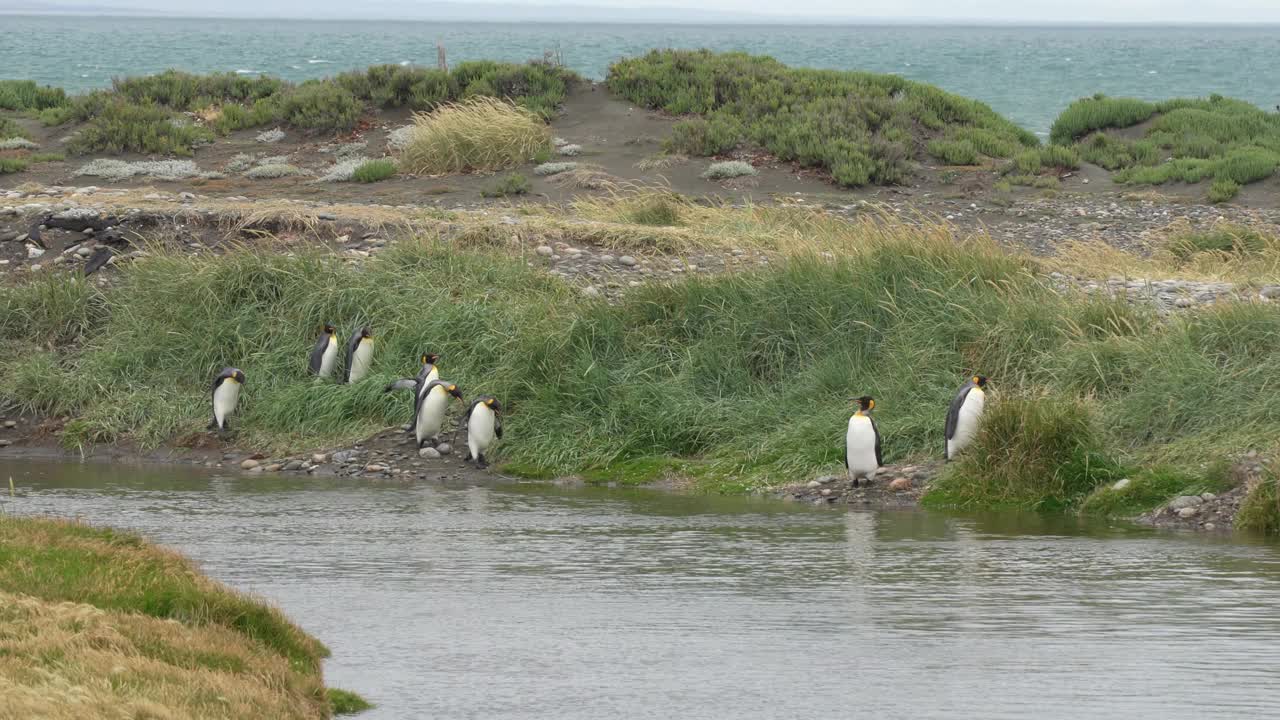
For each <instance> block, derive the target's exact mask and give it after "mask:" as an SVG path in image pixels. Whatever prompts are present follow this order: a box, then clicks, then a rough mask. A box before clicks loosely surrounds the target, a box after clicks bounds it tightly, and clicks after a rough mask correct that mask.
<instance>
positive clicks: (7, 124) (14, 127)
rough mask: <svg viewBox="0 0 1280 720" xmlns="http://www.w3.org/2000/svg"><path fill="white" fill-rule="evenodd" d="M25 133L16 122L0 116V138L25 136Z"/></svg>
mask: <svg viewBox="0 0 1280 720" xmlns="http://www.w3.org/2000/svg"><path fill="white" fill-rule="evenodd" d="M26 136H27V133H26V132H25V131H24V130H23V129H22V128H21V127H20V126H19V125H18V123H16V122H14V121H12V120H10V119H9V118H7V117H0V140H4V139H6V138H26Z"/></svg>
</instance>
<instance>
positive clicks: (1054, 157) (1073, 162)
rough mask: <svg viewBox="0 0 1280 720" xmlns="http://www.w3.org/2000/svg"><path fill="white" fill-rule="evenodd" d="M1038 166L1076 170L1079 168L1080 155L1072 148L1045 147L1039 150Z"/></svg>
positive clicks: (1059, 146)
mask: <svg viewBox="0 0 1280 720" xmlns="http://www.w3.org/2000/svg"><path fill="white" fill-rule="evenodd" d="M1039 153H1040V164H1041V165H1043V166H1045V167H1051V168H1058V169H1061V170H1076V169H1078V168H1079V167H1080V154H1079V153H1077V152H1076V151H1075V149H1073V148H1069V147H1063V146H1061V145H1046V146H1044V147H1042V148H1040V150H1039Z"/></svg>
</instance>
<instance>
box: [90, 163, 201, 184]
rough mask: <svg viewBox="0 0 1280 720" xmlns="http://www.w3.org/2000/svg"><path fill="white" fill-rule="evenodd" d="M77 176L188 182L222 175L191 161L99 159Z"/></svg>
mask: <svg viewBox="0 0 1280 720" xmlns="http://www.w3.org/2000/svg"><path fill="white" fill-rule="evenodd" d="M75 174H76V175H89V176H92V177H100V178H102V179H104V180H127V179H128V178H131V177H147V178H152V179H155V180H187V179H189V178H209V179H216V178H221V177H225V176H224V175H223V174H222V173H216V172H208V171H205V170H201V169H200V166H198V165H196V164H195V163H194V162H192V161H191V160H143V161H141V162H126V161H124V160H112V159H109V158H98V159H97V160H92V161H90V162H89V163H88V164H86V165H84V166H83V167H81V168H80V169H79V170H76V171H75Z"/></svg>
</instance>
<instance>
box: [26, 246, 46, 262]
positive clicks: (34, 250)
mask: <svg viewBox="0 0 1280 720" xmlns="http://www.w3.org/2000/svg"><path fill="white" fill-rule="evenodd" d="M41 255H44V248H38V247H36V246H35V245H28V246H27V259H28V260H34V259H35V258H38V257H40V256H41Z"/></svg>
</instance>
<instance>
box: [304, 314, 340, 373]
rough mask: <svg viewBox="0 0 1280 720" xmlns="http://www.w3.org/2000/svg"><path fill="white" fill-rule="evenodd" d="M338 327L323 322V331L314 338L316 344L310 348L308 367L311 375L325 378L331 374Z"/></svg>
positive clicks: (335, 351) (335, 358)
mask: <svg viewBox="0 0 1280 720" xmlns="http://www.w3.org/2000/svg"><path fill="white" fill-rule="evenodd" d="M337 331H338V329H337V328H335V327H334V326H333V325H330V324H329V323H325V324H324V332H322V333H320V337H319V338H318V339H317V340H316V346H315V347H314V348H312V349H311V360H310V362H309V363H308V366H307V367H308V369H309V370H310V371H311V374H312V375H316V376H318V377H320V378H323V379H325V380H327V379H329V376H330V375H333V366H334V365H335V364H336V361H337V359H338V336H337V335H336V333H337Z"/></svg>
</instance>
